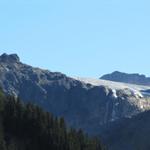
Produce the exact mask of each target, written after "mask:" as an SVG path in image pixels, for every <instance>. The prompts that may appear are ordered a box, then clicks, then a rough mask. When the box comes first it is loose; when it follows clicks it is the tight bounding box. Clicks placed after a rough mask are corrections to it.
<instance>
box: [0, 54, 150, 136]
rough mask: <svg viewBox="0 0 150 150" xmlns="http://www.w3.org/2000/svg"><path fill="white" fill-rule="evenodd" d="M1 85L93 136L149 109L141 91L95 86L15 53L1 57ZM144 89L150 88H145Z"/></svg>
mask: <svg viewBox="0 0 150 150" xmlns="http://www.w3.org/2000/svg"><path fill="white" fill-rule="evenodd" d="M113 85H115V83H113ZM0 86H1V87H2V88H3V90H4V92H5V93H6V94H7V95H8V94H10V95H14V96H15V97H20V98H21V99H23V101H24V102H25V103H28V102H31V103H34V104H37V105H39V106H41V107H42V108H44V110H46V111H49V112H51V113H53V114H54V115H56V116H59V117H60V116H63V117H64V118H65V120H66V121H67V123H68V125H70V126H73V127H75V128H82V129H84V130H85V131H87V132H88V133H90V134H94V133H97V132H99V131H98V130H97V129H98V128H99V126H100V125H104V124H106V123H109V122H112V121H115V120H119V119H121V118H124V117H128V118H131V117H132V116H134V115H137V114H139V113H141V112H144V111H146V110H149V109H150V101H149V100H148V99H149V97H145V96H143V94H142V93H141V92H139V91H138V90H134V89H131V88H129V86H126V88H114V87H113V86H107V85H105V84H98V85H94V84H92V83H86V82H84V81H81V80H79V79H74V78H70V77H68V76H66V75H64V74H62V73H59V72H51V71H48V70H43V69H40V68H35V67H32V66H29V65H26V64H24V63H22V62H21V61H20V59H19V57H18V56H17V55H16V54H11V55H8V54H3V55H1V56H0ZM142 89H143V90H144V89H146V90H148V89H150V88H149V87H145V86H143V87H142Z"/></svg>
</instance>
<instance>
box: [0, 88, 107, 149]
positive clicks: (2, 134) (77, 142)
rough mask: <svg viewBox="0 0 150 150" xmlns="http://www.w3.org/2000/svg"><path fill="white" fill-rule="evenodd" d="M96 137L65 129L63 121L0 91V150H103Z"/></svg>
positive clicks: (69, 128)
mask: <svg viewBox="0 0 150 150" xmlns="http://www.w3.org/2000/svg"><path fill="white" fill-rule="evenodd" d="M105 149H106V148H105V146H103V144H102V143H101V142H100V139H98V138H96V137H89V136H88V135H87V134H86V133H84V132H83V131H82V130H81V129H78V130H77V129H73V128H71V127H68V126H67V125H66V123H65V120H64V118H62V117H60V118H58V117H55V116H53V115H52V114H51V113H49V112H46V111H44V110H43V109H42V108H40V107H38V106H36V105H33V104H30V103H28V104H23V102H22V101H21V100H20V99H19V98H15V97H13V96H5V94H4V93H3V91H2V90H1V89H0V150H105Z"/></svg>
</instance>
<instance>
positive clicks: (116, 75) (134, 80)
mask: <svg viewBox="0 0 150 150" xmlns="http://www.w3.org/2000/svg"><path fill="white" fill-rule="evenodd" d="M100 79H103V80H109V81H115V82H124V83H131V84H139V85H150V78H149V77H146V76H145V75H143V74H138V73H132V74H129V73H124V72H119V71H114V72H112V73H110V74H106V75H103V76H102V77H101V78H100Z"/></svg>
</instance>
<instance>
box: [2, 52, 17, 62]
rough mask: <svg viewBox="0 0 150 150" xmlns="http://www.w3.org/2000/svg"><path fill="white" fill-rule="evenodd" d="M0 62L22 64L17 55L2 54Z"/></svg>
mask: <svg viewBox="0 0 150 150" xmlns="http://www.w3.org/2000/svg"><path fill="white" fill-rule="evenodd" d="M0 62H11V63H14V62H20V58H19V56H18V55H17V54H10V55H9V54H6V53H4V54H2V55H1V56H0Z"/></svg>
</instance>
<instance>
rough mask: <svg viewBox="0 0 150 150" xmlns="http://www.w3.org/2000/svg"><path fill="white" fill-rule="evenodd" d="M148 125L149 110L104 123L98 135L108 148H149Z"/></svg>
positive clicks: (126, 149) (119, 149) (149, 129)
mask: <svg viewBox="0 0 150 150" xmlns="http://www.w3.org/2000/svg"><path fill="white" fill-rule="evenodd" d="M103 127H104V126H103ZM103 127H101V128H103ZM149 127H150V111H147V112H143V113H141V114H138V115H137V116H135V117H132V118H126V119H121V120H118V121H116V122H112V123H109V124H107V125H105V127H104V128H103V130H101V131H102V132H101V134H100V135H101V137H103V139H104V141H105V143H107V145H108V149H109V150H149V149H150V142H149V139H150V128H149Z"/></svg>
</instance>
